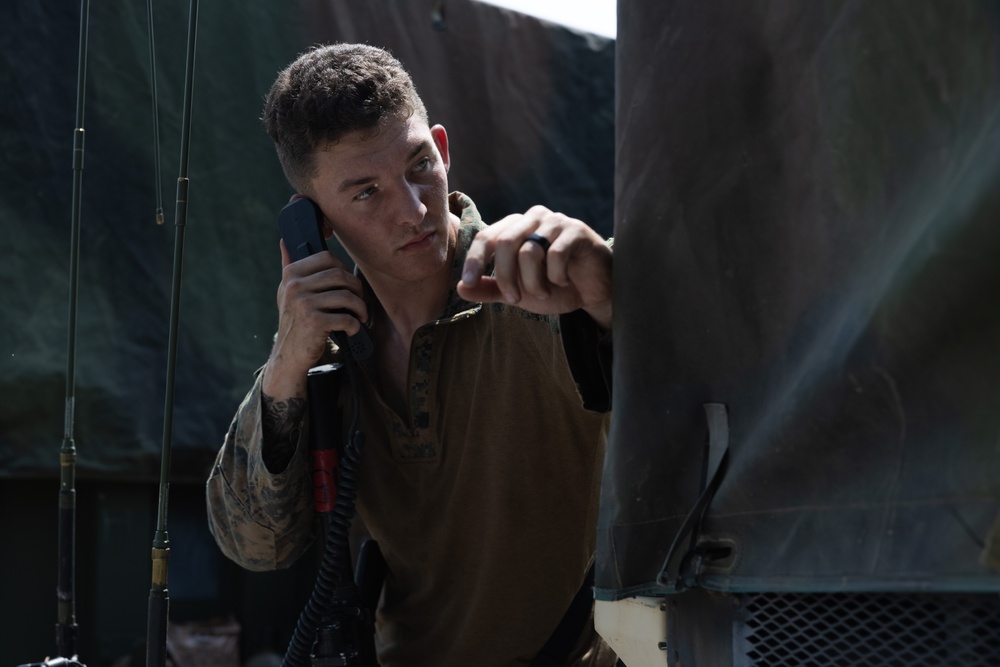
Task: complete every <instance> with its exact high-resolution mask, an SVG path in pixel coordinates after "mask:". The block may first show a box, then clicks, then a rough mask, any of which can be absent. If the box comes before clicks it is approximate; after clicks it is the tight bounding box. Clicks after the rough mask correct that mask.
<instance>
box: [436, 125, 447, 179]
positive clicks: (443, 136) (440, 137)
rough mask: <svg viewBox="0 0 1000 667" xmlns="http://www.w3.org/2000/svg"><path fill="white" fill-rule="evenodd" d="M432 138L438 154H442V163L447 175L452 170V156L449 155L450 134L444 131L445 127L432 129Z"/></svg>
mask: <svg viewBox="0 0 1000 667" xmlns="http://www.w3.org/2000/svg"><path fill="white" fill-rule="evenodd" d="M431 137H432V138H433V139H434V145H435V146H437V149H438V153H440V154H441V161H442V162H443V163H444V170H445V173H447V172H448V170H449V169H451V156H450V155H449V154H448V132H447V131H446V130H445V129H444V125H435V126H434V127H432V128H431Z"/></svg>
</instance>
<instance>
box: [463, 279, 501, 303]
mask: <svg viewBox="0 0 1000 667" xmlns="http://www.w3.org/2000/svg"><path fill="white" fill-rule="evenodd" d="M458 295H459V296H460V297H462V298H463V299H465V300H466V301H470V302H479V303H493V302H495V301H503V300H504V296H503V292H501V291H500V286H499V285H498V284H497V281H496V280H494V279H493V278H491V277H489V276H481V277H480V279H479V280H478V281H476V284H475V285H467V284H466V283H464V282H461V283H459V284H458Z"/></svg>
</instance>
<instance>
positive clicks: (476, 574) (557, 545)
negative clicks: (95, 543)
mask: <svg viewBox="0 0 1000 667" xmlns="http://www.w3.org/2000/svg"><path fill="white" fill-rule="evenodd" d="M264 125H265V128H266V129H267V131H268V133H269V134H270V136H271V137H272V138H273V139H274V142H275V146H276V149H277V153H278V157H279V160H280V161H281V164H282V167H283V168H284V171H285V174H286V176H287V177H288V180H289V182H290V183H291V184H292V186H293V187H294V188H295V190H296V191H297V192H298V193H300V194H301V195H303V196H307V197H309V198H310V199H312V200H313V201H314V202H315V203H316V204H317V205H318V206H319V208H320V209H321V211H322V213H323V217H324V228H325V230H326V232H327V235H328V236H329V235H335V236H336V238H337V239H338V240H339V241H340V242H341V244H342V245H343V246H344V248H345V249H346V250H347V251H348V253H349V254H350V255H351V257H352V258H353V259H354V261H355V262H356V263H357V267H358V276H355V275H353V274H352V273H351V272H350V271H348V269H347V267H345V266H344V265H343V264H342V263H341V262H339V261H338V260H337V259H336V258H335V257H334V255H332V254H330V253H320V254H317V255H313V256H311V257H307V258H305V259H302V260H300V261H296V262H291V261H290V260H289V255H288V252H287V249H286V248H285V247H284V245H283V244H282V247H281V255H282V263H283V267H284V268H283V272H282V280H281V284H280V286H279V288H278V311H279V322H278V332H277V335H276V337H275V342H274V347H273V350H272V352H271V355H270V357H269V359H268V360H267V363H266V365H265V366H264V368H263V369H262V371H261V372H260V373H259V374H258V377H257V381H256V383H255V384H254V386H253V388H252V389H251V391H250V393H249V394H248V395H247V397H246V399H245V400H244V402H243V404H242V405H241V406H240V408H239V410H238V412H237V414H236V416H235V418H234V421H233V425H232V427H231V428H230V431H229V433H228V435H227V437H226V441H225V443H224V445H223V447H222V449H221V451H220V453H219V457H218V460H217V462H216V465H215V468H214V469H213V472H212V474H211V477H210V478H209V481H208V488H207V493H208V500H209V505H210V507H209V523H210V525H211V528H212V532H213V534H214V535H215V537H216V540H217V541H218V543H219V545H220V547H221V548H222V550H223V551H224V552H225V553H226V555H227V556H229V557H230V558H232V559H234V560H236V561H237V562H239V563H241V564H242V565H244V566H245V567H248V568H250V569H273V568H278V567H284V566H287V565H289V564H290V563H291V562H293V561H294V560H295V559H296V558H297V557H298V556H299V555H301V553H302V552H303V551H304V550H305V549H306V547H307V546H308V544H309V542H310V540H311V539H312V534H313V531H312V528H313V521H312V509H311V480H310V476H309V468H308V453H307V452H306V451H304V450H305V449H306V443H305V434H304V432H305V431H306V430H307V428H308V425H307V424H306V423H305V422H304V415H305V412H306V372H307V371H308V370H309V369H310V368H311V367H313V366H315V365H317V364H318V363H321V361H323V360H325V359H326V358H327V355H328V353H329V341H328V336H329V335H330V334H331V333H332V332H346V333H347V334H353V333H355V332H357V331H358V330H359V328H360V327H362V326H365V327H368V328H369V330H370V333H371V336H372V338H373V341H374V348H375V352H374V355H373V357H372V358H371V359H370V360H369V361H366V362H364V363H362V364H361V365H360V372H359V375H360V381H359V388H358V393H359V399H358V400H359V402H360V426H361V429H362V430H363V431H364V433H365V435H366V438H367V444H366V446H365V452H364V459H363V462H362V473H361V479H360V483H359V496H358V510H359V512H360V514H361V517H362V518H363V520H364V523H365V525H366V527H367V528H368V530H369V531H370V532H371V534H372V536H373V537H375V539H376V540H377V541H378V542H379V545H380V547H381V549H382V552H383V554H384V556H385V559H386V562H387V565H388V570H389V572H388V575H387V578H386V582H385V586H384V589H383V595H382V599H381V602H380V605H379V610H378V615H377V626H378V627H377V647H378V651H379V660H380V664H381V665H383V666H384V667H396V666H398V665H407V666H417V665H435V666H438V667H448V666H452V665H454V666H463V667H465V666H469V665H477V666H485V665H497V666H502V665H515V664H522V665H523V664H529V663H530V662H531V660H532V659H533V658H534V657H535V655H536V654H537V653H538V652H539V650H540V649H541V648H542V646H543V645H544V644H545V643H546V641H547V640H548V639H549V637H550V635H552V633H553V631H554V630H555V628H556V626H557V625H558V624H559V621H560V619H561V618H562V617H563V615H564V614H565V612H566V610H567V608H569V606H570V602H571V600H572V599H573V597H574V595H575V594H576V593H577V592H578V590H579V589H580V587H581V585H582V584H583V582H584V578H585V575H586V572H587V570H588V568H589V566H590V564H591V562H592V560H593V554H594V542H595V533H596V517H597V500H598V487H599V483H600V477H601V468H602V463H603V453H604V438H605V435H606V427H607V418H608V417H607V414H606V411H607V410H608V409H609V407H610V396H609V393H608V379H609V376H608V374H607V371H608V366H609V364H608V363H607V354H606V350H604V349H603V348H602V344H601V341H602V338H603V339H605V340H606V338H607V333H608V332H609V331H610V328H611V269H612V255H611V249H610V247H609V245H608V244H606V243H605V242H604V241H603V240H602V239H601V238H600V237H599V236H598V235H597V234H596V233H595V232H594V231H592V230H591V229H590V228H589V227H588V226H587V225H585V224H584V223H582V222H580V221H578V220H573V219H570V218H568V217H566V216H564V215H561V214H558V213H553V212H552V211H549V210H548V209H545V208H543V207H535V208H532V209H531V210H529V211H528V212H527V213H525V214H524V215H514V216H509V217H507V218H505V219H503V220H501V221H499V222H497V223H495V224H493V225H491V226H489V227H487V226H485V225H484V224H483V223H482V221H481V220H480V219H479V214H478V212H477V211H476V208H475V206H474V204H473V203H472V201H471V200H470V199H469V198H468V197H466V196H465V195H462V194H460V193H451V194H449V192H448V184H447V173H448V169H449V167H450V156H449V150H448V149H449V146H448V135H447V133H446V132H445V129H444V128H443V127H441V126H440V125H434V126H429V125H428V121H427V112H426V110H425V109H424V105H423V103H422V102H421V100H420V98H419V97H418V96H417V93H416V91H415V90H414V87H413V83H412V81H411V79H410V77H409V75H408V74H407V73H406V72H405V71H404V70H403V68H402V66H401V65H400V63H399V62H398V61H396V60H395V59H394V58H393V57H392V56H390V55H389V54H388V53H386V52H385V51H383V50H380V49H376V48H373V47H370V46H363V45H344V44H340V45H334V46H327V47H320V48H316V49H313V50H311V51H309V52H307V53H305V54H303V55H302V56H300V57H299V58H298V59H297V60H296V61H295V62H294V63H293V64H292V65H291V66H289V67H288V68H287V69H286V70H285V71H283V72H282V73H281V74H280V75H279V77H278V79H277V81H276V82H275V83H274V85H273V87H272V89H271V91H270V93H269V95H268V98H267V102H266V104H265V110H264ZM330 408H331V409H334V408H335V406H330ZM588 408H595V409H588ZM614 661H615V658H614V656H613V654H612V653H611V651H610V650H609V649H608V648H607V646H606V645H604V644H603V642H602V641H601V640H600V637H599V636H597V635H596V633H595V632H594V631H593V624H592V621H591V622H590V623H588V624H586V625H585V627H584V630H583V631H582V633H581V635H580V636H579V638H578V639H576V641H575V647H574V648H573V650H572V653H571V657H570V659H569V660H567V663H566V664H574V665H587V666H591V665H594V666H598V665H600V666H603V665H611V664H614Z"/></svg>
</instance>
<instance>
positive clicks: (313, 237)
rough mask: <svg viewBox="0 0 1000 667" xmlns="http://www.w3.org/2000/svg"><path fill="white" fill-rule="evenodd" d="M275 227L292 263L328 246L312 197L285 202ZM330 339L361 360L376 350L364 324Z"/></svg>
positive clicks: (317, 209)
mask: <svg viewBox="0 0 1000 667" xmlns="http://www.w3.org/2000/svg"><path fill="white" fill-rule="evenodd" d="M278 229H279V230H280V232H281V238H282V239H284V241H285V248H286V249H287V250H288V255H289V257H290V258H291V260H292V261H293V262H296V261H298V260H300V259H303V258H305V257H308V256H309V255H315V254H316V253H318V252H321V251H323V250H327V249H328V248H327V247H326V240H325V239H324V238H323V222H322V217H321V216H320V211H319V207H318V206H316V204H315V203H314V202H313V201H312V200H311V199H305V198H302V199H296V200H295V201H293V202H291V203H289V204H286V205H285V207H284V208H282V209H281V213H279V214H278ZM333 339H334V341H335V342H336V343H337V345H338V346H340V347H346V348H347V349H349V350H350V351H351V356H352V357H353V358H354V359H355V360H357V361H364V360H365V359H367V358H368V357H370V356H372V351H373V350H374V349H375V346H374V345H373V344H372V339H371V336H370V335H369V333H368V329H366V328H365V327H364V325H362V327H361V328H360V329H359V330H358V332H357V333H356V334H354V335H353V336H350V337H349V338H347V339H346V341H345V340H344V335H343V334H342V333H335V334H333Z"/></svg>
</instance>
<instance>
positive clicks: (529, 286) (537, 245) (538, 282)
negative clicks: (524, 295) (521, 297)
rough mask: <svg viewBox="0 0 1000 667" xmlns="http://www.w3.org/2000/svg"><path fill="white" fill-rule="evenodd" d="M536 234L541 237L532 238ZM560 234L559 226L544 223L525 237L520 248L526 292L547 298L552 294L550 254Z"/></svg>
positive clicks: (539, 297)
mask: <svg viewBox="0 0 1000 667" xmlns="http://www.w3.org/2000/svg"><path fill="white" fill-rule="evenodd" d="M536 235H537V236H538V237H540V240H538V241H536V240H533V239H532V236H536ZM560 236H561V230H560V228H559V227H557V226H554V225H552V224H542V225H541V226H539V227H538V228H537V229H535V231H533V232H532V233H531V234H530V235H528V236H527V237H525V240H524V242H523V243H522V244H521V248H520V249H519V250H518V265H519V270H520V278H521V284H522V285H523V287H524V290H525V291H526V292H528V293H529V294H531V295H532V296H534V297H536V298H538V299H543V300H544V299H547V298H549V295H550V294H551V291H552V290H551V278H550V273H551V271H550V270H549V269H548V264H549V257H548V254H549V252H551V249H552V246H554V245H556V243H557V242H558V240H559V238H560ZM557 284H558V283H557Z"/></svg>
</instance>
